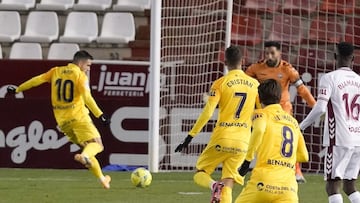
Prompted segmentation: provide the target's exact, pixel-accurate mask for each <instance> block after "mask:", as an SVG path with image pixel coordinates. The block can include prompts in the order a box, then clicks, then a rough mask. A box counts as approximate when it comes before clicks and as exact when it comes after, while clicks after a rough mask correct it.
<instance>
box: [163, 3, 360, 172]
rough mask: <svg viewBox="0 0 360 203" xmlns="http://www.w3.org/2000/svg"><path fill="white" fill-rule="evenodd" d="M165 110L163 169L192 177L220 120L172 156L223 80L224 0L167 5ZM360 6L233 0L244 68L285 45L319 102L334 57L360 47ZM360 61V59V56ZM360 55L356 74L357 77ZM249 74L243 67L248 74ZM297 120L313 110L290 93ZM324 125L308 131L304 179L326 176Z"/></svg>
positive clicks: (233, 31)
mask: <svg viewBox="0 0 360 203" xmlns="http://www.w3.org/2000/svg"><path fill="white" fill-rule="evenodd" d="M162 2H163V3H162V4H163V5H162V17H161V21H162V22H161V26H162V27H161V32H162V37H161V63H162V67H161V74H162V87H163V88H162V91H161V109H162V110H163V111H165V112H166V113H167V115H168V116H163V117H162V119H161V121H160V135H161V138H162V142H161V143H163V144H162V145H161V146H160V147H161V150H162V151H163V153H162V154H161V157H160V160H161V162H160V170H192V169H193V167H194V166H195V163H196V160H197V158H198V156H199V154H200V153H201V151H202V150H203V149H204V147H205V146H206V143H207V141H208V140H209V138H210V135H211V131H212V129H213V127H214V124H215V119H216V116H217V114H216V113H215V115H214V116H213V118H212V120H211V121H210V122H209V123H208V124H207V125H206V126H205V127H204V129H203V131H202V132H201V133H200V134H199V135H198V136H197V137H196V138H195V139H193V142H192V143H191V145H190V146H189V148H188V149H187V150H185V151H184V152H182V153H174V150H175V147H176V146H177V144H179V143H180V142H181V141H182V140H183V139H184V138H185V137H186V135H187V133H188V131H189V130H190V129H191V127H192V125H193V124H194V123H195V120H196V119H197V117H198V115H199V114H200V112H201V110H202V107H203V106H204V102H203V100H202V97H203V94H204V93H205V92H207V91H208V90H209V88H210V86H211V84H212V81H214V80H215V79H217V78H219V77H220V76H222V75H223V72H224V63H223V58H224V57H223V52H224V49H225V41H226V39H225V36H226V29H225V28H226V22H227V20H226V14H227V12H228V11H229V7H230V5H228V2H229V1H226V0H183V1H172V0H163V1H162ZM359 4H360V1H356V2H355V0H234V2H233V5H232V7H231V8H232V13H231V14H232V26H231V43H232V44H237V45H240V46H241V48H242V50H243V54H244V56H245V63H246V65H247V66H248V65H250V64H252V63H255V62H257V61H258V60H260V59H262V58H263V49H264V47H263V44H264V42H265V41H268V40H275V41H279V42H280V43H281V45H282V47H281V49H282V58H283V59H284V60H286V61H288V62H290V63H291V64H292V65H293V66H294V67H295V68H296V69H297V70H298V71H299V73H300V76H301V78H302V80H303V81H304V83H305V85H306V86H308V87H309V88H310V90H311V93H312V94H313V95H314V97H315V98H316V95H317V85H318V81H319V79H320V78H321V76H322V74H324V73H326V72H329V71H332V70H334V69H335V64H334V57H333V53H334V51H335V45H336V43H337V42H339V41H343V40H345V41H348V42H353V43H354V44H355V45H356V46H359V45H360V37H359V36H360V12H359V11H360V5H359ZM356 55H360V52H359V51H358V50H356ZM359 66H360V56H358V57H355V61H354V69H355V70H356V71H358V70H359ZM245 68H246V67H244V69H245ZM290 93H291V102H292V103H293V109H294V116H295V117H296V118H297V119H298V121H299V122H300V121H301V120H303V119H304V117H305V116H306V115H307V114H308V113H309V111H310V110H311V109H310V108H309V107H307V105H306V103H305V102H304V101H303V99H302V98H301V97H299V96H298V95H297V93H296V88H295V87H293V86H291V87H290ZM322 128H323V124H322V122H321V121H320V119H319V120H318V121H317V122H316V123H315V124H314V125H313V126H311V127H309V128H308V129H307V130H306V131H305V132H304V136H305V140H306V144H307V147H308V150H309V153H310V161H309V163H305V164H302V169H303V171H304V172H316V173H320V172H322V171H323V156H324V150H323V147H322V146H321V145H322V136H321V135H322Z"/></svg>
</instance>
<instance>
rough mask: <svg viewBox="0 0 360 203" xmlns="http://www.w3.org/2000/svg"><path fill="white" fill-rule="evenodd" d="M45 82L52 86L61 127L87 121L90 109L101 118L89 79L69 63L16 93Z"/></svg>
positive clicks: (57, 119) (37, 77)
mask: <svg viewBox="0 0 360 203" xmlns="http://www.w3.org/2000/svg"><path fill="white" fill-rule="evenodd" d="M45 82H48V83H50V84H51V103H52V107H53V111H54V115H55V119H56V122H57V123H58V125H59V126H62V125H64V124H66V123H68V122H72V121H75V120H82V119H87V118H88V116H89V115H88V114H89V110H88V108H89V109H90V110H91V112H92V113H93V114H94V116H95V117H99V116H101V114H102V111H101V110H100V108H99V107H98V105H97V104H96V102H95V100H94V98H93V97H92V96H91V93H90V87H89V79H88V77H87V76H86V74H85V73H84V72H83V71H81V70H80V68H79V67H78V66H77V65H75V64H72V63H69V64H68V65H67V66H60V67H54V68H52V69H50V70H49V71H48V72H46V73H43V74H41V75H38V76H35V77H33V78H31V79H30V80H28V81H26V82H24V83H23V84H21V85H20V86H19V87H18V88H17V89H16V92H22V91H25V90H28V89H30V88H32V87H36V86H38V85H41V84H43V83H45ZM85 105H86V106H85ZM86 107H88V108H86Z"/></svg>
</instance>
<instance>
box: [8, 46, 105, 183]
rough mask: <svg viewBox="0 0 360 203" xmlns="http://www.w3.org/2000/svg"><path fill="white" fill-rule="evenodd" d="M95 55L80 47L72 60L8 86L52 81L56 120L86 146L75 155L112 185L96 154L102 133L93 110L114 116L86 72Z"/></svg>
mask: <svg viewBox="0 0 360 203" xmlns="http://www.w3.org/2000/svg"><path fill="white" fill-rule="evenodd" d="M92 59H93V57H92V56H91V55H90V54H89V53H88V52H86V51H78V52H76V53H75V55H74V59H73V61H72V63H69V64H68V65H67V66H59V67H54V68H52V69H50V70H49V71H48V72H46V73H43V74H41V75H38V76H35V77H33V78H31V79H30V80H28V81H26V82H24V83H22V84H21V85H20V86H19V87H18V88H15V87H14V86H9V87H8V92H9V93H12V94H15V93H19V92H22V91H25V90H28V89H30V88H33V87H36V86H39V85H41V84H43V83H50V84H51V103H52V108H53V112H54V116H55V119H56V122H57V124H58V126H59V128H60V129H61V131H62V132H63V133H64V134H65V135H66V136H67V137H68V138H69V140H70V141H71V142H73V143H75V144H78V145H79V146H81V147H82V148H83V150H82V153H81V154H76V155H75V157H74V159H75V160H76V161H78V162H80V163H81V164H83V165H84V166H85V167H87V168H89V170H90V171H91V172H92V173H93V174H94V175H95V176H96V177H97V178H99V180H100V182H101V183H102V185H103V187H104V188H106V189H109V188H110V181H111V178H110V176H108V175H106V176H104V175H103V173H102V171H101V168H100V164H99V162H98V160H97V159H96V158H95V155H96V154H98V153H100V152H101V151H103V149H104V146H103V144H102V141H101V137H100V134H99V132H98V130H97V129H96V127H95V126H94V124H93V122H92V120H91V118H90V116H89V110H88V109H90V111H91V112H92V113H93V114H94V116H95V117H97V118H99V119H100V120H101V121H102V122H103V123H104V124H109V123H110V120H109V119H108V118H106V116H104V114H103V112H102V111H101V110H100V108H99V107H98V106H97V104H96V102H95V100H94V98H93V97H92V96H91V93H90V87H89V79H88V77H87V76H86V72H87V71H89V70H90V66H91V63H92Z"/></svg>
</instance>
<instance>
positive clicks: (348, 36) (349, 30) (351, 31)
mask: <svg viewBox="0 0 360 203" xmlns="http://www.w3.org/2000/svg"><path fill="white" fill-rule="evenodd" d="M345 41H347V42H351V43H353V44H354V45H355V46H360V18H357V17H351V18H349V20H348V21H347V24H346V29H345Z"/></svg>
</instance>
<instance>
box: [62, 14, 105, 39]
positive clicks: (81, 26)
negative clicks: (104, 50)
mask: <svg viewBox="0 0 360 203" xmlns="http://www.w3.org/2000/svg"><path fill="white" fill-rule="evenodd" d="M97 35H98V20H97V16H96V14H95V13H92V12H71V13H70V14H69V15H68V17H67V19H66V23H65V31H64V35H63V36H61V37H60V42H71V43H90V42H92V41H94V40H96V38H97Z"/></svg>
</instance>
